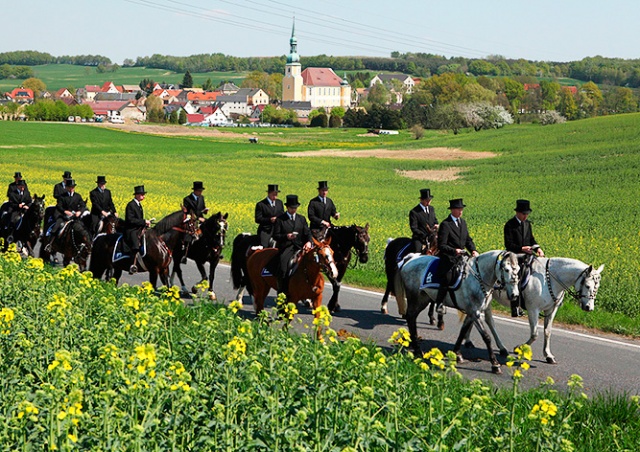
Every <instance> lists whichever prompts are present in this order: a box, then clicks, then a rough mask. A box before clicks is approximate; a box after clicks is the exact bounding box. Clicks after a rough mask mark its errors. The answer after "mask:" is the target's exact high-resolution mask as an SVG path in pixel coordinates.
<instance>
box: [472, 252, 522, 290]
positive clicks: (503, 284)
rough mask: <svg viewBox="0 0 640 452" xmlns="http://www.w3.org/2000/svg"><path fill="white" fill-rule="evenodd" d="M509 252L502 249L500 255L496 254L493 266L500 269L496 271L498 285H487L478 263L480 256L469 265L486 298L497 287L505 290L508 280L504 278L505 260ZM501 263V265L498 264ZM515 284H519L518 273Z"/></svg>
mask: <svg viewBox="0 0 640 452" xmlns="http://www.w3.org/2000/svg"><path fill="white" fill-rule="evenodd" d="M509 254H510V253H509V252H508V251H502V252H501V253H500V254H498V256H496V262H495V263H494V265H493V268H494V269H495V268H496V267H498V271H497V272H495V273H496V285H495V287H491V288H490V287H489V286H487V284H486V283H485V282H484V280H483V278H482V275H481V273H480V266H479V265H478V258H476V259H475V260H474V262H473V266H474V267H475V270H474V268H472V267H469V273H471V275H473V277H474V278H475V279H476V280H477V281H478V283H479V284H480V290H482V293H483V294H484V297H485V298H488V297H489V295H490V293H491V291H492V290H493V289H494V288H495V289H496V290H503V289H504V288H505V287H506V281H504V280H503V278H502V276H503V273H504V272H505V261H506V259H507V258H508V257H509ZM498 264H499V265H498ZM466 267H467V266H466V265H465V266H464V268H465V269H466ZM463 278H464V273H463ZM515 279H516V281H515V284H517V283H518V282H517V273H516V276H515ZM510 282H511V283H512V284H514V281H513V278H512V281H510Z"/></svg>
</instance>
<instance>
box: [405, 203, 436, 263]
mask: <svg viewBox="0 0 640 452" xmlns="http://www.w3.org/2000/svg"><path fill="white" fill-rule="evenodd" d="M426 207H427V210H428V211H427V212H425V211H424V209H423V208H422V204H418V205H417V206H415V207H414V208H413V209H411V211H410V212H409V228H411V240H413V243H414V247H415V249H416V252H420V249H421V248H422V244H423V243H425V240H426V238H427V236H428V235H429V232H428V231H427V225H428V226H429V227H430V228H431V229H433V228H434V227H435V225H436V224H438V219H437V218H436V211H435V209H434V208H433V206H426Z"/></svg>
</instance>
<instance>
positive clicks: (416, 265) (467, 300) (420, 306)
mask: <svg viewBox="0 0 640 452" xmlns="http://www.w3.org/2000/svg"><path fill="white" fill-rule="evenodd" d="M435 259H438V258H436V257H434V256H419V255H413V254H412V255H410V256H408V257H407V258H406V259H405V262H404V264H403V266H402V268H401V269H400V271H398V272H397V273H396V277H395V294H396V300H397V302H398V311H399V312H400V314H401V315H402V316H404V317H406V319H407V324H408V326H409V334H410V336H411V343H412V346H413V348H414V350H415V351H416V352H417V353H418V354H419V352H420V345H419V344H418V327H417V318H418V314H420V312H421V311H423V310H424V309H425V308H426V307H427V306H428V305H429V303H431V302H434V301H435V300H436V297H437V295H438V289H437V288H424V287H422V286H423V282H424V280H425V276H427V275H428V272H427V269H428V267H429V265H430V264H431V263H432V262H433V261H434V260H435ZM519 270H520V267H519V266H518V258H517V256H516V255H515V254H513V253H510V252H507V251H500V250H495V251H488V252H486V253H482V254H480V255H479V256H478V257H471V258H469V259H467V260H466V262H465V264H464V266H463V273H462V281H461V282H460V286H459V288H458V289H457V290H456V291H455V299H452V298H451V295H450V294H447V297H446V298H445V300H444V302H445V304H446V305H447V306H450V307H453V308H456V309H458V310H460V311H463V312H464V313H465V314H466V315H467V316H466V318H465V320H464V322H463V324H462V327H461V329H460V335H459V336H458V340H457V341H456V344H455V346H454V348H453V351H454V352H455V353H456V355H457V356H458V361H459V362H463V361H464V360H463V359H462V355H461V353H460V347H461V345H462V340H463V338H464V337H465V336H466V335H467V333H468V331H469V330H470V329H471V326H472V325H475V326H476V328H477V329H478V331H479V332H480V334H481V336H482V339H483V340H484V342H485V344H486V345H487V350H488V351H489V359H490V360H491V368H492V371H493V372H494V373H501V372H502V371H501V370H500V363H499V362H498V360H497V359H496V356H495V354H494V352H493V348H492V346H491V337H490V336H489V334H488V333H487V331H486V330H485V328H484V326H483V322H482V320H481V314H482V313H485V312H486V311H487V310H488V309H489V308H490V306H491V300H492V298H493V293H492V290H493V287H494V285H495V284H496V282H498V283H499V284H500V285H501V286H503V287H504V290H505V292H506V293H507V296H508V297H510V298H511V297H513V298H515V297H517V296H518V294H519V293H518V272H519ZM485 317H486V316H485Z"/></svg>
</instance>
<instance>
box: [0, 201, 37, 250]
mask: <svg viewBox="0 0 640 452" xmlns="http://www.w3.org/2000/svg"><path fill="white" fill-rule="evenodd" d="M44 197H45V195H42V196H38V195H36V194H35V193H34V194H33V201H32V202H31V204H30V205H29V209H28V210H27V211H26V212H25V213H23V214H21V215H20V219H19V220H18V222H17V223H16V225H15V226H14V225H11V227H10V228H9V229H8V230H6V231H3V234H2V238H4V239H5V242H4V251H6V250H7V247H8V246H9V244H10V243H15V244H16V246H17V247H18V252H21V251H22V250H24V249H26V251H27V253H28V254H29V255H30V256H33V255H34V249H35V246H36V243H38V238H40V233H41V231H42V219H43V218H44Z"/></svg>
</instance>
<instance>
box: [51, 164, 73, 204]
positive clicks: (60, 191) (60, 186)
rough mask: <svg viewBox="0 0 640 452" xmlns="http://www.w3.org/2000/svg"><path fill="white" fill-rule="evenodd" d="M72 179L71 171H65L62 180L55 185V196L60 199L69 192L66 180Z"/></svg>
mask: <svg viewBox="0 0 640 452" xmlns="http://www.w3.org/2000/svg"><path fill="white" fill-rule="evenodd" d="M68 179H71V171H65V172H64V174H63V175H62V182H58V183H57V184H55V185H54V186H53V198H54V199H58V198H59V197H60V196H64V195H65V194H66V193H67V188H66V182H67V180H68Z"/></svg>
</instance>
